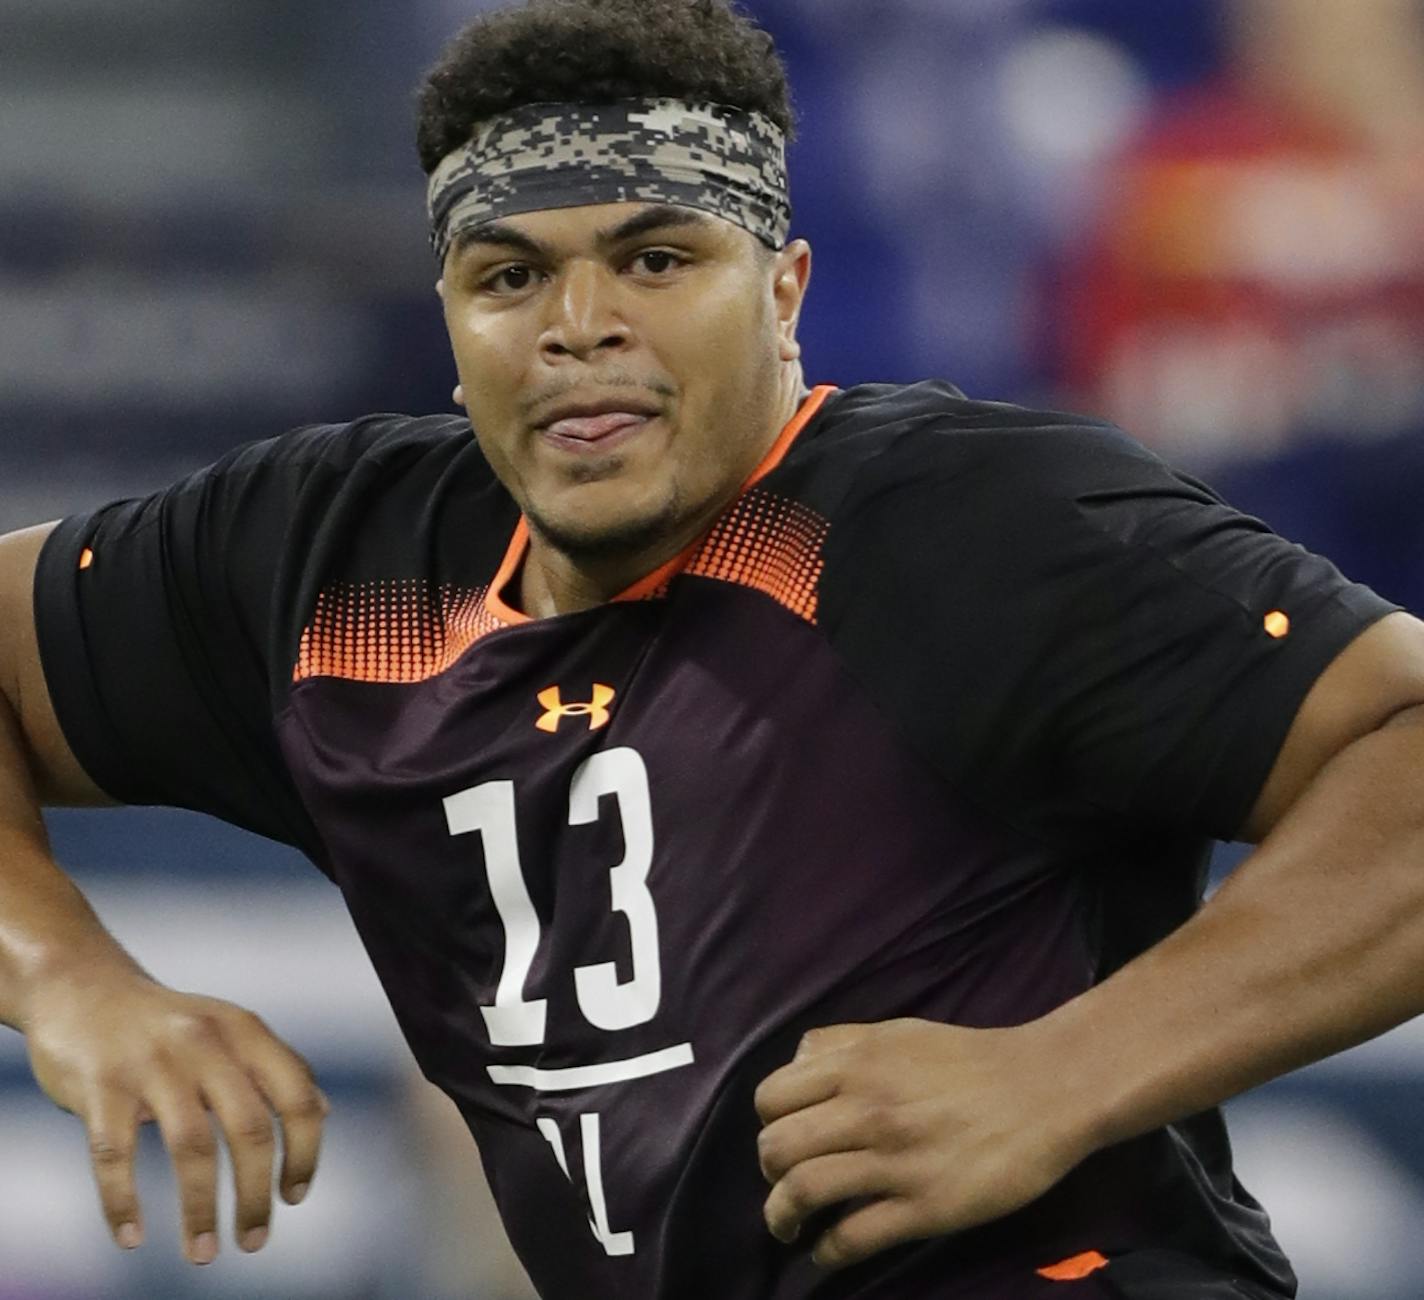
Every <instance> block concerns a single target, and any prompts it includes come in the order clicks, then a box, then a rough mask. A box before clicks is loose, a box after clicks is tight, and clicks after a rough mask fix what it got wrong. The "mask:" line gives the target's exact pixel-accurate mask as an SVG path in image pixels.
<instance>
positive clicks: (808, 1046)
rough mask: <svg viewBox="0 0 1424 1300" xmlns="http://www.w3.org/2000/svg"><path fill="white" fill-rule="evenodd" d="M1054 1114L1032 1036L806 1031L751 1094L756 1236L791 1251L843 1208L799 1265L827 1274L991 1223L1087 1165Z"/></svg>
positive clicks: (942, 1030) (1045, 1063)
mask: <svg viewBox="0 0 1424 1300" xmlns="http://www.w3.org/2000/svg"><path fill="white" fill-rule="evenodd" d="M1062 1102H1063V1095H1062V1090H1061V1087H1060V1086H1059V1080H1058V1078H1057V1076H1056V1075H1055V1074H1054V1071H1053V1069H1052V1059H1051V1058H1049V1057H1046V1056H1045V1055H1043V1054H1042V1051H1041V1048H1040V1046H1039V1044H1038V1042H1037V1039H1036V1037H1035V1035H1034V1032H1033V1027H1032V1026H1025V1027H1023V1028H1018V1029H961V1028H957V1027H955V1026H952V1025H941V1024H931V1023H930V1022H928V1021H923V1020H893V1021H888V1022H886V1023H884V1024H871V1025H837V1026H835V1027H833V1028H828V1029H816V1030H812V1031H811V1032H810V1033H809V1034H807V1035H806V1036H805V1037H804V1038H803V1039H802V1040H801V1046H800V1049H799V1050H798V1051H797V1053H796V1059H795V1060H794V1061H793V1062H792V1063H791V1064H790V1065H787V1066H784V1067H783V1068H782V1069H780V1070H778V1071H776V1073H775V1074H773V1075H771V1076H770V1077H769V1078H767V1079H766V1080H765V1081H764V1082H763V1083H762V1085H761V1087H760V1088H758V1089H757V1094H756V1107H757V1113H758V1114H759V1115H760V1116H761V1120H762V1123H763V1124H764V1125H765V1127H764V1128H763V1129H762V1132H761V1135H760V1138H759V1139H758V1151H759V1155H760V1158H761V1168H762V1173H763V1174H765V1176H766V1179H767V1181H768V1182H770V1183H771V1184H772V1192H771V1195H770V1197H768V1198H767V1202H766V1210H765V1213H766V1221H767V1225H768V1227H770V1229H771V1231H772V1234H773V1235H774V1236H775V1237H776V1238H777V1239H778V1240H780V1241H784V1242H791V1241H794V1240H795V1239H796V1237H797V1236H798V1235H799V1233H800V1231H801V1229H802V1226H803V1225H804V1224H805V1222H806V1220H807V1219H808V1218H810V1217H811V1216H812V1215H814V1214H816V1213H818V1212H819V1211H822V1210H827V1209H829V1208H830V1207H832V1206H837V1205H842V1204H843V1203H845V1202H850V1203H851V1204H850V1205H849V1206H848V1207H847V1208H846V1210H845V1213H844V1214H843V1215H842V1216H841V1217H840V1219H839V1221H838V1222H836V1223H835V1224H834V1225H833V1226H832V1227H831V1228H829V1229H828V1230H827V1231H826V1232H825V1233H824V1234H823V1235H822V1236H821V1238H820V1240H819V1241H818V1242H817V1243H816V1244H815V1248H814V1250H813V1252H812V1257H813V1258H814V1260H815V1262H816V1263H817V1264H819V1265H821V1266H822V1267H825V1268H832V1269H834V1268H843V1267H845V1266H846V1265H849V1264H855V1263H859V1262H860V1261H861V1260H863V1259H866V1258H868V1257H869V1256H871V1255H874V1254H877V1253H879V1252H880V1251H882V1250H885V1249H886V1248H888V1247H890V1246H894V1245H898V1244H900V1243H902V1242H906V1241H913V1240H917V1239H920V1238H924V1237H934V1236H939V1235H941V1234H944V1233H950V1232H957V1231H961V1230H963V1229H965V1228H971V1227H974V1226H975V1225H977V1224H980V1223H985V1222H988V1221H989V1220H991V1219H997V1218H1000V1217H1002V1216H1003V1215H1005V1214H1009V1213H1011V1212H1012V1211H1014V1210H1016V1209H1019V1208H1020V1207H1021V1206H1024V1205H1027V1204H1028V1203H1029V1202H1030V1201H1032V1200H1034V1199H1035V1198H1037V1197H1038V1196H1041V1195H1042V1194H1043V1193H1044V1192H1046V1191H1047V1190H1048V1189H1049V1188H1050V1187H1052V1186H1053V1184H1054V1183H1056V1182H1057V1181H1058V1180H1059V1179H1060V1178H1062V1177H1063V1175H1064V1174H1066V1173H1067V1172H1068V1171H1069V1170H1070V1169H1072V1168H1073V1166H1074V1165H1076V1164H1077V1163H1078V1162H1079V1161H1080V1160H1082V1159H1084V1158H1085V1157H1086V1156H1087V1155H1088V1154H1089V1152H1090V1150H1091V1145H1090V1144H1088V1143H1086V1142H1085V1141H1084V1140H1083V1139H1082V1137H1081V1136H1079V1135H1077V1134H1074V1133H1072V1132H1071V1131H1069V1129H1068V1125H1067V1124H1066V1123H1065V1122H1064V1121H1063V1118H1062V1117H1063V1115H1064V1110H1065V1108H1064V1106H1063V1105H1062Z"/></svg>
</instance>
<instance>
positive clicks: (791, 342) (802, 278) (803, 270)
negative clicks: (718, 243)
mask: <svg viewBox="0 0 1424 1300" xmlns="http://www.w3.org/2000/svg"><path fill="white" fill-rule="evenodd" d="M772 274H773V276H774V279H773V281H772V297H773V299H774V301H775V303H776V322H777V335H778V337H779V339H780V346H781V359H782V360H783V361H797V360H799V359H800V357H801V344H800V342H799V341H798V339H797V338H796V331H797V328H798V327H799V325H800V323H801V304H802V303H804V302H805V301H806V289H807V287H808V286H809V285H810V283H811V245H810V244H808V243H807V242H806V241H805V240H804V239H797V240H793V241H792V242H791V243H789V244H787V245H786V247H785V248H783V249H782V250H781V252H779V253H777V255H776V264H775V268H774V270H773V272H772Z"/></svg>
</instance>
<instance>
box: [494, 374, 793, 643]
mask: <svg viewBox="0 0 1424 1300" xmlns="http://www.w3.org/2000/svg"><path fill="white" fill-rule="evenodd" d="M805 397H806V385H805V379H804V375H803V373H802V368H801V364H800V362H795V363H790V364H788V365H787V366H786V367H785V368H784V371H783V375H782V383H781V387H780V391H779V393H778V397H777V403H776V409H775V411H774V412H773V414H772V415H771V417H769V424H768V428H767V431H766V436H765V437H764V438H762V439H759V440H758V444H757V445H758V447H759V451H758V452H757V460H756V464H757V465H759V464H760V463H761V462H762V461H763V460H764V459H765V458H766V455H767V453H768V452H769V451H770V450H771V448H772V445H773V444H774V443H775V442H776V439H777V438H778V437H779V436H780V434H781V431H782V430H783V429H784V428H785V427H786V426H787V425H788V424H789V423H790V422H791V420H792V418H793V417H794V416H795V414H796V412H797V410H799V409H800V406H801V403H802V402H803V401H804V400H805ZM754 468H755V465H753V466H751V467H749V468H748V470H747V473H748V474H750V473H751V471H752V469H754ZM745 477H746V476H745V475H744V476H743V478H745ZM740 486H741V480H739V481H738V486H737V489H734V490H733V491H732V492H731V493H729V494H728V495H726V496H725V497H722V498H719V499H717V500H715V501H712V502H709V503H708V505H707V507H706V508H705V509H703V510H702V511H700V512H699V513H697V514H696V515H694V516H693V517H691V518H689V519H688V520H687V521H686V522H685V523H683V524H681V525H679V526H678V527H677V528H675V529H671V530H669V531H668V532H667V533H666V534H664V535H663V536H661V537H659V538H658V540H657V541H656V542H654V543H653V544H651V545H649V546H647V547H645V548H643V549H642V550H640V551H636V552H630V553H628V554H625V555H618V556H616V557H609V558H607V559H598V560H589V559H586V558H575V557H573V556H570V555H568V554H566V553H565V552H563V551H560V550H559V549H557V548H556V547H554V546H553V545H551V544H550V543H549V542H547V541H546V540H545V539H544V538H543V537H541V536H540V535H539V532H538V531H537V530H536V529H534V528H531V529H530V532H529V553H528V555H527V556H526V557H525V560H524V568H523V571H522V573H521V575H520V579H519V599H520V603H521V605H522V607H523V609H524V612H525V613H526V614H528V615H529V616H530V617H531V618H552V617H553V616H554V615H556V614H573V613H577V612H578V611H579V610H583V609H592V608H593V607H594V606H595V605H602V604H606V603H607V602H608V601H610V600H612V599H613V598H614V597H615V596H617V595H618V594H619V593H620V592H624V591H627V590H628V588H629V587H631V586H633V585H634V584H635V583H637V582H639V581H641V580H642V579H643V578H645V577H647V576H648V574H650V573H653V572H654V571H655V570H657V569H659V568H661V567H662V566H663V565H664V564H666V563H667V562H668V561H669V560H671V559H673V558H674V557H675V556H677V555H680V554H681V553H682V552H683V551H684V550H686V549H687V548H688V547H689V546H691V545H692V543H693V542H695V541H696V540H697V539H698V538H699V537H701V536H702V535H703V533H705V532H706V531H707V530H708V529H709V528H710V527H711V526H712V525H713V523H715V522H716V520H717V518H718V516H720V515H721V514H722V512H723V511H724V510H726V509H727V507H728V506H729V505H731V504H732V502H733V501H734V500H735V499H736V496H737V492H738V491H739V490H740Z"/></svg>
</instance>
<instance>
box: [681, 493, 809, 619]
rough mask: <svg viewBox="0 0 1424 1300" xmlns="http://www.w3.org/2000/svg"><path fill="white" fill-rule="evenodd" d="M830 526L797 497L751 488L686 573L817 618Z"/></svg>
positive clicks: (719, 524) (805, 616)
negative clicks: (733, 585)
mask: <svg viewBox="0 0 1424 1300" xmlns="http://www.w3.org/2000/svg"><path fill="white" fill-rule="evenodd" d="M829 532H830V525H829V524H828V523H827V522H826V521H825V520H824V519H823V518H822V517H821V516H820V515H818V514H817V513H816V512H815V511H814V510H811V509H809V508H808V507H806V506H803V505H802V504H801V503H800V502H799V501H788V500H786V499H785V498H783V497H778V496H774V495H772V494H771V493H770V492H761V491H758V490H757V489H755V488H753V489H752V490H751V491H750V492H747V493H746V494H745V495H744V496H743V497H742V498H741V500H740V501H738V502H737V504H736V506H735V507H734V508H733V509H732V511H731V512H730V513H728V514H726V515H724V516H723V517H722V520H721V521H720V522H719V523H718V524H717V526H716V527H715V528H713V530H712V531H711V533H709V534H708V536H707V540H706V541H705V542H703V543H702V545H701V546H700V547H698V548H697V551H696V553H695V554H694V555H693V557H692V559H691V560H690V561H689V563H688V565H687V567H686V568H685V569H684V570H683V572H684V573H689V574H693V575H695V576H697V577H701V578H717V579H720V580H721V581H722V582H735V583H737V584H738V585H739V586H743V587H751V588H753V589H754V590H756V591H760V592H763V593H764V594H766V595H768V596H770V597H771V598H772V599H773V600H775V601H777V602H778V603H779V604H781V605H784V606H785V607H786V608H787V609H789V610H790V611H791V612H792V613H793V614H796V615H797V616H798V617H800V618H804V619H805V620H806V621H807V622H808V623H814V622H815V621H816V610H817V606H818V603H819V589H820V581H821V571H822V569H824V568H825V561H824V559H823V558H822V551H823V549H824V547H825V544H826V536H827V534H828V533H829Z"/></svg>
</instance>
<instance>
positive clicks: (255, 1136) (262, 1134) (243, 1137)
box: [229, 1113, 276, 1149]
mask: <svg viewBox="0 0 1424 1300" xmlns="http://www.w3.org/2000/svg"><path fill="white" fill-rule="evenodd" d="M229 1136H230V1137H231V1138H232V1139H233V1140H234V1141H235V1142H239V1143H241V1144H242V1145H243V1146H246V1147H260V1148H264V1149H266V1148H270V1147H272V1146H273V1145H274V1144H275V1142H276V1139H275V1138H274V1137H273V1135H272V1121H271V1120H270V1119H269V1118H268V1117H267V1116H266V1115H259V1114H255V1113H253V1114H245V1115H240V1116H239V1117H238V1118H237V1119H236V1120H235V1121H234V1122H233V1125H232V1128H231V1129H229Z"/></svg>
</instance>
